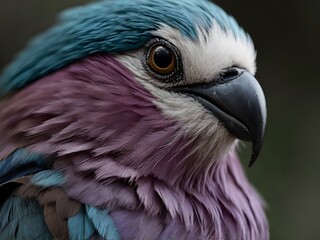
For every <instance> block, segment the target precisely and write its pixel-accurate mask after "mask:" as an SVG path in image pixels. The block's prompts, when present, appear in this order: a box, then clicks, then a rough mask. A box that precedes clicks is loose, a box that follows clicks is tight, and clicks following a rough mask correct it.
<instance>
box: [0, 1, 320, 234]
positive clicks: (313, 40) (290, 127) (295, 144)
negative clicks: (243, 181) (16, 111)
mask: <svg viewBox="0 0 320 240" xmlns="http://www.w3.org/2000/svg"><path fill="white" fill-rule="evenodd" d="M120 1H121V0H120ZM177 1H178V0H177ZM86 2H89V1H88V0H68V1H64V0H55V1H43V0H29V1H20V0H11V1H1V3H0V36H1V37H0V68H3V67H4V66H5V65H6V64H7V63H8V62H9V61H10V60H11V59H12V58H13V57H14V56H15V54H16V53H17V52H18V51H19V50H21V49H22V48H23V47H24V46H25V44H26V42H27V40H29V39H30V38H31V37H32V36H34V35H35V34H37V33H39V32H41V31H43V30H45V29H47V28H48V27H49V26H50V25H51V24H52V23H53V22H54V20H55V19H56V14H57V12H59V11H60V10H62V9H65V8H67V7H70V6H73V5H77V4H83V3H86ZM215 2H216V3H217V4H218V5H220V6H221V7H223V8H224V9H225V10H226V11H227V12H228V13H230V14H231V15H233V16H234V17H235V18H236V19H237V20H238V22H239V24H240V25H241V26H242V27H244V28H245V29H246V30H247V31H248V32H249V33H250V35H251V36H252V38H253V40H254V42H255V46H256V49H257V52H258V61H257V62H258V72H257V78H258V80H259V81H260V83H261V85H262V87H263V88H264V91H265V94H266V97H267V102H268V111H269V112H268V126H267V133H266V139H265V145H264V149H263V152H262V154H261V156H260V158H259V161H258V162H257V163H256V165H255V166H253V167H252V168H250V169H248V168H247V167H246V171H247V173H248V175H249V178H250V180H251V181H252V182H253V183H254V184H255V186H256V187H257V188H258V189H259V191H260V192H261V194H262V195H263V196H264V197H265V199H266V201H267V202H268V204H269V209H268V216H269V220H270V226H271V239H273V240H282V239H284V240H287V239H288V240H302V239H303V240H305V239H306V240H312V239H315V240H317V239H320V221H319V218H320V160H319V150H320V144H319V138H318V134H319V133H320V131H319V130H320V127H319V125H320V107H319V103H320V94H319V92H320V88H319V86H320V74H319V72H320V69H319V68H320V66H319V63H320V62H319V57H320V17H319V14H320V1H319V0H308V1H301V0H299V1H298V0H293V1H288V0H285V1H276V0H268V1H266V0H263V1H256V0H238V1H231V0H216V1H215ZM249 150H250V146H248V148H247V149H244V152H243V154H242V159H243V163H244V164H245V165H246V166H247V162H248V161H247V160H248V158H249V155H248V154H249ZM257 240H258V239H257Z"/></svg>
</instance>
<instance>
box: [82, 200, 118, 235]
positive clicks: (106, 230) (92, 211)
mask: <svg viewBox="0 0 320 240" xmlns="http://www.w3.org/2000/svg"><path fill="white" fill-rule="evenodd" d="M86 212H87V215H88V218H89V219H90V220H91V222H92V223H93V225H94V228H95V229H96V232H97V233H98V234H99V235H100V236H101V237H102V238H103V239H106V240H120V236H119V233H118V230H117V228H116V225H115V224H114V222H113V220H112V218H111V217H110V216H109V215H108V213H107V211H106V210H101V209H98V208H94V207H91V206H89V205H86Z"/></svg>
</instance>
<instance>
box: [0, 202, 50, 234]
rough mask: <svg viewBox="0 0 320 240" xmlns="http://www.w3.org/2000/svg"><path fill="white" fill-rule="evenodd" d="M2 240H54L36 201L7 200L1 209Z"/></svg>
mask: <svg viewBox="0 0 320 240" xmlns="http://www.w3.org/2000/svg"><path fill="white" fill-rule="evenodd" d="M0 239H6V240H13V239H16V240H20V239H39V240H40V239H43V240H46V239H48V240H49V239H52V236H51V235H50V233H49V231H48V228H47V226H46V224H45V222H44V217H43V212H42V209H41V207H40V206H39V204H38V203H37V202H36V200H35V199H22V198H19V197H10V198H8V199H7V201H6V202H5V203H4V204H3V205H2V206H1V209H0Z"/></svg>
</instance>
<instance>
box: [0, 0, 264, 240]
mask: <svg viewBox="0 0 320 240" xmlns="http://www.w3.org/2000/svg"><path fill="white" fill-rule="evenodd" d="M255 73H256V50H255V47H254V44H253V40H252V39H251V37H250V36H249V34H248V33H247V32H245V30H244V29H243V28H242V27H240V26H239V25H238V23H237V22H236V20H235V19H234V18H233V17H232V16H231V15H228V14H227V13H226V12H225V11H224V10H223V9H222V8H220V7H219V6H218V5H216V4H215V3H213V2H211V1H208V0H179V1H175V0H153V1H149V0H121V1H120V0H100V1H95V2H92V3H89V4H87V5H83V6H77V7H73V8H71V9H68V10H65V11H64V12H63V13H62V14H61V15H60V17H59V19H58V21H57V22H56V23H55V25H54V26H52V27H51V28H50V29H49V30H47V31H46V32H44V33H42V34H40V35H38V36H37V37H35V38H34V39H33V40H32V41H31V42H30V43H29V44H28V45H27V46H26V48H25V49H24V50H23V51H22V52H21V53H20V54H19V55H17V57H16V58H15V59H14V60H13V61H12V62H11V63H10V64H9V65H8V66H7V67H6V68H5V69H4V70H3V72H2V73H1V75H0V133H1V138H0V239H72V240H73V239H107V240H120V239H124V240H126V239H138V240H153V239H163V240H164V239H175V240H184V239H204V240H241V239H242V240H267V239H269V226H268V220H267V217H266V213H265V211H266V203H265V201H264V200H263V198H262V197H261V196H260V194H259V193H258V191H257V190H256V189H255V188H254V187H253V186H252V184H251V183H250V182H249V181H248V179H247V177H246V175H245V172H244V168H243V167H242V164H241V162H240V159H239V156H238V146H239V144H240V143H241V141H249V142H251V143H252V155H251V161H250V166H251V165H252V164H253V163H254V162H255V161H256V159H257V158H258V155H259V153H260V151H261V149H262V145H263V138H264V133H265V127H266V116H267V109H266V100H265V97H264V93H263V90H262V87H261V86H260V84H259V82H258V81H257V80H256V78H255V77H254V75H255Z"/></svg>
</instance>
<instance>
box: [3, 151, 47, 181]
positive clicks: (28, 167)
mask: <svg viewBox="0 0 320 240" xmlns="http://www.w3.org/2000/svg"><path fill="white" fill-rule="evenodd" d="M0 160H1V159H0ZM49 166H50V162H49V161H48V160H47V159H45V157H44V156H43V155H41V154H37V153H30V152H28V151H27V150H25V149H18V150H16V151H15V152H13V153H12V154H11V155H9V156H8V157H7V158H6V159H2V160H1V161H0V184H1V183H4V182H7V181H10V180H12V179H14V178H18V177H22V176H26V175H29V174H32V173H35V172H38V171H41V170H43V169H46V168H48V167H49Z"/></svg>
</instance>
